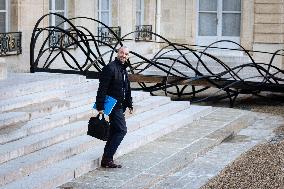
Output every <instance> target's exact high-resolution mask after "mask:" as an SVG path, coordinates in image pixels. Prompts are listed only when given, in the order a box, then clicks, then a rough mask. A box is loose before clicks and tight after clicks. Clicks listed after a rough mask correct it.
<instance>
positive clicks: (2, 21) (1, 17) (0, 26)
mask: <svg viewBox="0 0 284 189" xmlns="http://www.w3.org/2000/svg"><path fill="white" fill-rule="evenodd" d="M0 32H2V33H3V32H6V17H5V13H3V12H0Z"/></svg>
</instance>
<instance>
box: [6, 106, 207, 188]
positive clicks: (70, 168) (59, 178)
mask: <svg viewBox="0 0 284 189" xmlns="http://www.w3.org/2000/svg"><path fill="white" fill-rule="evenodd" d="M209 109H210V107H197V106H190V108H187V109H185V110H183V111H180V112H178V113H175V114H173V115H171V116H167V117H165V118H164V119H163V120H158V121H155V122H153V123H151V124H149V125H147V126H145V127H142V128H139V129H137V130H134V131H131V132H129V133H128V134H127V135H126V136H125V139H124V140H123V143H122V145H121V146H120V147H119V149H118V152H117V155H118V156H120V155H122V154H124V153H127V152H129V151H131V150H133V149H135V148H137V147H139V146H141V145H144V144H146V143H148V142H150V141H153V140H155V139H156V138H158V137H160V136H162V135H164V134H167V133H169V132H171V131H173V130H176V129H177V128H179V127H182V126H184V125H186V124H187V123H188V121H192V120H194V119H198V117H200V116H201V115H202V114H204V113H207V112H208V111H209ZM202 112H203V113H202ZM176 120H179V122H177V121H176ZM103 147H104V143H101V144H100V145H96V146H94V147H93V148H90V149H89V150H87V151H85V152H84V153H81V154H78V155H75V156H73V157H70V158H69V159H66V160H63V161H60V162H58V163H56V164H52V165H51V166H48V167H47V168H42V169H40V170H38V171H35V172H33V173H31V174H29V176H26V177H23V178H22V179H19V180H16V181H15V182H12V183H10V184H7V185H5V186H4V187H5V188H6V189H9V188H19V189H21V188H25V189H26V188H42V189H45V188H55V187H56V186H58V185H60V184H63V183H65V182H67V181H69V180H71V179H73V178H74V177H78V176H80V175H82V174H84V173H87V172H88V171H90V170H92V169H94V168H96V167H97V166H98V163H99V160H100V157H101V156H102V153H103Z"/></svg>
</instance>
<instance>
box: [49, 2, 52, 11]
mask: <svg viewBox="0 0 284 189" xmlns="http://www.w3.org/2000/svg"><path fill="white" fill-rule="evenodd" d="M49 10H52V0H49Z"/></svg>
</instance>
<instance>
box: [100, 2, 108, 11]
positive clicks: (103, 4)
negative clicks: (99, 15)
mask: <svg viewBox="0 0 284 189" xmlns="http://www.w3.org/2000/svg"><path fill="white" fill-rule="evenodd" d="M101 3H102V10H109V0H101Z"/></svg>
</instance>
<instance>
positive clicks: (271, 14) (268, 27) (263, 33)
mask: <svg viewBox="0 0 284 189" xmlns="http://www.w3.org/2000/svg"><path fill="white" fill-rule="evenodd" d="M254 12H255V22H254V46H253V49H254V50H257V51H269V52H272V53H273V52H275V51H277V50H279V49H283V48H284V0H255V11H254ZM255 58H256V60H257V61H258V62H266V63H268V61H269V60H270V58H271V55H267V54H262V55H256V56H255ZM274 65H276V66H278V67H281V68H282V69H283V68H284V58H283V57H280V56H279V57H277V58H276V59H275V61H274Z"/></svg>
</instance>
